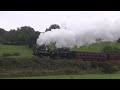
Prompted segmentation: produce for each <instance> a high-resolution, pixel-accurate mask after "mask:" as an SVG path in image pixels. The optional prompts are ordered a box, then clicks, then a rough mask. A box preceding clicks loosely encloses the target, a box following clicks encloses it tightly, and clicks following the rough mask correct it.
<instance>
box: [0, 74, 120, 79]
mask: <svg viewBox="0 0 120 90" xmlns="http://www.w3.org/2000/svg"><path fill="white" fill-rule="evenodd" d="M1 79H2V78H1ZM3 79H120V74H81V75H52V76H36V77H19V78H3Z"/></svg>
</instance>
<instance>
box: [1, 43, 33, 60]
mask: <svg viewBox="0 0 120 90" xmlns="http://www.w3.org/2000/svg"><path fill="white" fill-rule="evenodd" d="M16 52H17V53H20V56H16V57H19V58H20V57H21V58H23V57H32V50H31V49H30V48H28V47H27V46H13V45H0V56H2V54H4V53H9V54H13V53H16Z"/></svg>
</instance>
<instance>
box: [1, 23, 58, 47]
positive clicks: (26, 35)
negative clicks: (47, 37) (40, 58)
mask: <svg viewBox="0 0 120 90" xmlns="http://www.w3.org/2000/svg"><path fill="white" fill-rule="evenodd" d="M57 28H58V29H60V26H59V25H57V24H52V25H51V26H50V27H49V28H46V30H45V32H47V31H51V29H57ZM40 33H41V32H39V31H35V30H34V28H32V27H30V26H22V27H20V28H17V29H16V30H15V29H11V30H10V31H6V30H5V29H3V28H0V44H5V45H28V46H29V47H30V48H31V47H33V46H34V45H35V44H36V41H37V39H38V37H39V35H40Z"/></svg>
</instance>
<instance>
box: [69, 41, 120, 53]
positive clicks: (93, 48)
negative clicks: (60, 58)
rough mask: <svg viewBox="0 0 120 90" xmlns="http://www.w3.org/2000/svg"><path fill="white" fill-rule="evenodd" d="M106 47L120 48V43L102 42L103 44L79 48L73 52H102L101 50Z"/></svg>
mask: <svg viewBox="0 0 120 90" xmlns="http://www.w3.org/2000/svg"><path fill="white" fill-rule="evenodd" d="M105 46H111V47H117V48H120V43H110V42H101V43H95V44H91V45H89V46H81V47H79V48H76V47H74V48H72V49H71V51H85V52H101V50H102V49H103V48H104V47H105Z"/></svg>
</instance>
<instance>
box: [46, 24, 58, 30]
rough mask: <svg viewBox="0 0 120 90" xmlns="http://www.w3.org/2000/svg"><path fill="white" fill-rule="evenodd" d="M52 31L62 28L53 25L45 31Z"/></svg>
mask: <svg viewBox="0 0 120 90" xmlns="http://www.w3.org/2000/svg"><path fill="white" fill-rule="evenodd" d="M51 29H60V26H59V25H57V24H52V25H51V26H50V27H49V28H47V29H46V30H45V32H47V31H51Z"/></svg>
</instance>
